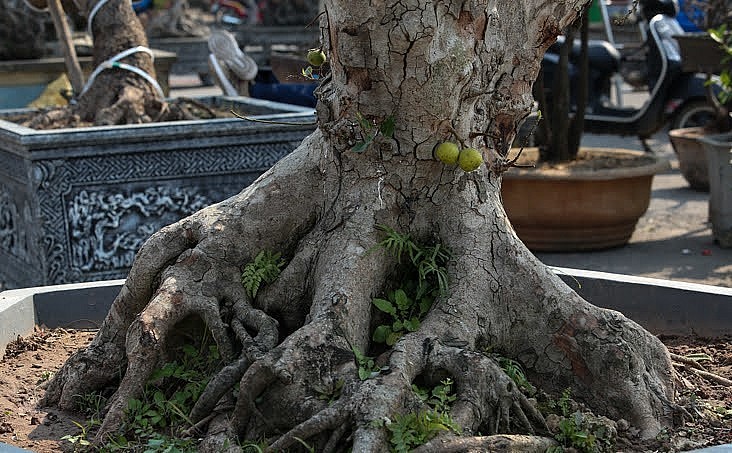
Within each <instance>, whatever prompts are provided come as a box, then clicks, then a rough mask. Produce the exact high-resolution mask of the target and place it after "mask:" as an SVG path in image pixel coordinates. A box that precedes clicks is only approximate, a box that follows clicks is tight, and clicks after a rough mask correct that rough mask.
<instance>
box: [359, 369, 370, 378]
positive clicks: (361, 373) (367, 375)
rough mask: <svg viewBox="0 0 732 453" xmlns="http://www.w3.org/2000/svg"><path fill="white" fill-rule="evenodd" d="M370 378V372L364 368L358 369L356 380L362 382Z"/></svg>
mask: <svg viewBox="0 0 732 453" xmlns="http://www.w3.org/2000/svg"><path fill="white" fill-rule="evenodd" d="M370 377H371V371H369V370H367V369H366V368H363V367H361V368H359V369H358V378H359V379H361V380H362V381H365V380H366V379H368V378H370Z"/></svg>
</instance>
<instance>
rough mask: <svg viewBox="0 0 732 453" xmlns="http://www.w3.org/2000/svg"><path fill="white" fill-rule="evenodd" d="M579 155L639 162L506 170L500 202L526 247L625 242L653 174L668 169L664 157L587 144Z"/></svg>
mask: <svg viewBox="0 0 732 453" xmlns="http://www.w3.org/2000/svg"><path fill="white" fill-rule="evenodd" d="M524 153H527V154H528V156H527V157H528V158H529V159H532V157H531V155H532V154H533V155H534V156H536V155H538V151H537V150H536V149H525V150H524ZM580 155H587V156H588V157H589V156H600V157H617V158H644V159H643V161H644V162H643V163H642V164H641V165H639V166H634V167H623V168H609V169H602V170H587V169H586V170H576V171H575V170H574V169H571V170H570V169H567V168H562V167H559V168H552V169H518V168H512V169H511V170H510V171H508V172H507V173H506V174H505V175H504V177H503V186H502V190H501V193H502V196H503V206H504V208H505V210H506V213H507V214H508V218H509V220H510V221H511V224H512V225H513V227H514V228H515V230H516V233H517V234H518V236H519V238H521V240H522V241H523V242H524V243H525V244H526V246H527V247H529V249H531V250H533V251H541V252H557V251H584V250H599V249H605V248H611V247H618V246H622V245H625V244H626V243H627V242H628V240H629V239H630V236H631V235H632V234H633V230H634V229H635V225H636V223H637V222H638V219H639V218H640V217H641V216H642V215H643V214H644V213H645V212H646V209H648V204H649V202H650V198H651V181H652V179H653V175H654V174H656V173H660V172H662V171H666V170H668V169H670V165H669V163H668V161H666V160H664V159H661V158H659V157H658V156H653V155H649V154H644V153H642V152H638V151H629V150H620V149H606V148H588V149H583V150H581V151H580ZM533 159H534V161H535V160H536V158H535V157H534V158H533Z"/></svg>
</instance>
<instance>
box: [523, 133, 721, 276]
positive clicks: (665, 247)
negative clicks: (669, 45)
mask: <svg viewBox="0 0 732 453" xmlns="http://www.w3.org/2000/svg"><path fill="white" fill-rule="evenodd" d="M650 143H651V147H652V148H653V150H654V152H655V153H657V154H660V155H662V156H664V157H666V158H668V159H669V160H670V161H671V166H672V169H671V170H670V171H669V172H667V173H664V174H660V175H656V177H655V178H654V180H653V193H652V195H651V203H650V206H649V208H648V211H647V212H646V214H645V215H644V216H643V217H641V219H640V220H639V221H638V226H637V228H636V231H635V233H634V234H633V236H632V238H631V240H630V243H629V244H628V245H626V246H625V247H621V248H617V249H611V250H606V251H599V252H584V253H540V254H538V255H537V256H538V257H539V258H540V259H541V260H542V261H543V262H545V263H547V264H551V265H554V266H563V267H571V268H579V269H590V270H598V271H605V272H615V273H619V274H630V275H640V276H645V277H656V278H664V279H670V280H680V281H687V282H694V283H704V284H709V285H716V286H726V287H732V249H722V248H720V247H719V246H718V245H717V244H715V243H714V242H713V241H712V231H711V229H710V226H709V223H708V222H707V219H708V207H707V205H708V200H709V194H707V193H704V192H696V191H693V190H691V189H689V187H688V184H687V183H686V181H685V180H684V178H683V176H681V173H680V172H679V170H678V162H677V160H676V157H675V155H674V152H673V149H672V148H671V145H670V144H669V142H668V138H667V135H666V132H665V131H664V132H661V133H659V134H656V136H654V137H653V140H652V141H651V142H650ZM583 144H585V145H588V146H610V147H615V146H618V147H624V148H631V149H639V150H640V149H642V147H641V144H640V141H639V140H637V139H635V138H621V137H616V136H600V135H593V134H586V135H585V137H584V138H583Z"/></svg>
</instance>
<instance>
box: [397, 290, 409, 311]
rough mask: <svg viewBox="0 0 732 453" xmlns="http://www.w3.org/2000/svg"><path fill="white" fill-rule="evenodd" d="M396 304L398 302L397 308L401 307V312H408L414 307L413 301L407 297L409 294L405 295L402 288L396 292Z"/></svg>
mask: <svg viewBox="0 0 732 453" xmlns="http://www.w3.org/2000/svg"><path fill="white" fill-rule="evenodd" d="M394 302H396V304H397V307H399V310H401V311H405V310H408V309H409V307H410V306H411V305H412V301H411V300H410V299H409V297H408V296H407V293H405V292H404V290H402V289H401V288H400V289H398V290H396V291H394Z"/></svg>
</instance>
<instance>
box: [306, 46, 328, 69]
mask: <svg viewBox="0 0 732 453" xmlns="http://www.w3.org/2000/svg"><path fill="white" fill-rule="evenodd" d="M308 63H310V64H311V65H313V66H315V67H320V66H323V63H325V53H324V52H323V51H322V50H320V49H310V50H309V51H308Z"/></svg>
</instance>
